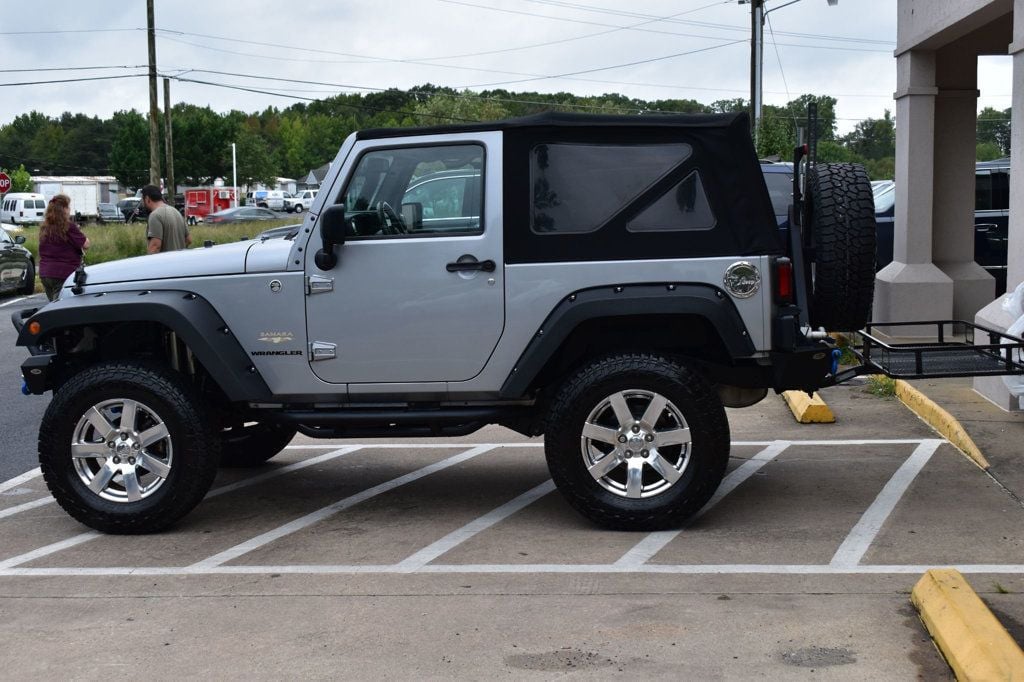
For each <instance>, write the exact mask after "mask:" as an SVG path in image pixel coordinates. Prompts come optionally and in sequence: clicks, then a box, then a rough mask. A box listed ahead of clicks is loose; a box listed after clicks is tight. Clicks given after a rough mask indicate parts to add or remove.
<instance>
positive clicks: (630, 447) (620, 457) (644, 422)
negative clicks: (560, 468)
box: [580, 389, 692, 499]
mask: <svg viewBox="0 0 1024 682" xmlns="http://www.w3.org/2000/svg"><path fill="white" fill-rule="evenodd" d="M580 447H581V450H582V453H583V464H584V465H585V466H586V467H587V471H589V472H590V475H591V476H593V477H594V480H595V481H597V482H598V483H599V484H600V485H601V487H603V488H604V489H605V490H607V491H609V492H611V493H614V494H615V495H619V496H621V497H629V498H636V499H639V498H644V497H653V496H654V495H658V494H660V493H663V492H665V491H666V490H668V489H669V488H671V487H672V486H673V485H675V484H676V482H678V481H679V479H680V478H682V475H683V471H685V469H686V466H687V464H689V462H690V453H691V451H692V445H691V442H690V429H689V427H688V426H687V424H686V420H685V419H683V415H682V413H681V412H680V411H679V409H678V408H677V407H676V406H675V405H673V404H672V402H671V401H669V400H668V399H667V398H665V396H663V395H660V394H658V393H654V392H652V391H644V390H640V389H632V390H626V391H620V392H618V393H613V394H612V395H610V396H608V397H607V398H605V399H604V400H602V401H601V402H600V403H599V404H598V406H597V407H595V408H594V409H593V410H592V411H591V413H590V414H589V415H588V416H587V420H586V423H585V424H584V426H583V434H582V436H581V437H580Z"/></svg>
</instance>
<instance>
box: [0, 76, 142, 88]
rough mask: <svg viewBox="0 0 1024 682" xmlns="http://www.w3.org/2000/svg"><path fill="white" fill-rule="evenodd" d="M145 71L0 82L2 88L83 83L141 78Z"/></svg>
mask: <svg viewBox="0 0 1024 682" xmlns="http://www.w3.org/2000/svg"><path fill="white" fill-rule="evenodd" d="M146 75H148V74H145V73H126V74H122V75H120V76H94V77H92V78H61V79H59V80H52V81H24V82H21V83H0V88H12V87H15V86H18V85H49V84H52V83H83V82H85V81H109V80H117V79H118V78H140V77H143V76H146Z"/></svg>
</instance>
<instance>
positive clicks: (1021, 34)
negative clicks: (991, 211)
mask: <svg viewBox="0 0 1024 682" xmlns="http://www.w3.org/2000/svg"><path fill="white" fill-rule="evenodd" d="M1009 53H1010V55H1011V56H1012V57H1013V103H1012V106H1013V113H1012V116H1011V120H1010V126H1011V128H1010V224H1009V230H1008V240H1007V254H1006V255H1007V266H1008V269H1007V272H1006V291H1007V292H1008V293H1007V294H1006V295H1004V296H1000V297H999V298H997V299H996V300H994V301H992V302H991V303H989V304H988V305H987V306H985V307H984V308H982V309H981V311H980V312H979V313H978V315H977V317H975V318H974V321H975V323H976V324H980V325H984V326H986V327H991V328H993V329H996V330H999V331H1005V330H1006V329H1007V328H1008V327H1009V326H1010V325H1011V324H1013V323H1014V322H1015V321H1016V319H1015V318H1013V317H1011V316H1010V314H1009V313H1007V312H1006V311H1004V310H1003V301H1004V300H1005V299H1006V298H1007V297H1008V296H1009V294H1010V293H1013V290H1014V289H1015V288H1016V287H1017V285H1018V284H1020V283H1021V282H1022V281H1024V0H1014V2H1013V42H1012V43H1010V49H1009ZM974 390H976V391H977V392H978V393H980V394H981V395H983V396H985V397H986V398H988V399H989V400H991V401H992V402H993V403H995V404H996V405H998V406H999V407H1001V408H1003V409H1004V410H1020V409H1022V407H1024V406H1022V405H1021V404H1020V399H1019V398H1016V397H1014V396H1011V395H1010V392H1009V391H1008V390H1007V389H1006V385H1005V384H1004V383H1003V381H1002V379H1001V378H999V377H978V378H976V379H975V380H974Z"/></svg>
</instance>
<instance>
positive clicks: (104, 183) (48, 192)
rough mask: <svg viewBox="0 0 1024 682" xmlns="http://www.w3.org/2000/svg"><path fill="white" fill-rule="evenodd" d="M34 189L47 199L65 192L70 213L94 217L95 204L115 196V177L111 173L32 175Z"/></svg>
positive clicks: (95, 211) (107, 200)
mask: <svg viewBox="0 0 1024 682" xmlns="http://www.w3.org/2000/svg"><path fill="white" fill-rule="evenodd" d="M32 183H33V185H35V191H36V192H39V193H40V194H42V195H44V196H45V197H46V198H47V200H49V199H51V198H52V197H53V196H54V195H56V194H66V195H68V197H69V198H70V199H71V214H72V215H76V214H78V215H81V216H82V217H83V218H95V217H96V214H97V213H98V209H97V204H101V203H104V202H109V201H111V197H114V200H115V201H116V196H117V178H115V177H113V176H111V175H68V176H56V175H53V176H49V175H48V176H33V177H32Z"/></svg>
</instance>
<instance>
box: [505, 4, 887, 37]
mask: <svg viewBox="0 0 1024 682" xmlns="http://www.w3.org/2000/svg"><path fill="white" fill-rule="evenodd" d="M523 2H532V3H535V4H538V5H548V6H551V7H562V8H566V9H576V10H582V11H584V12H594V13H598V14H608V15H612V16H621V17H630V18H645V19H650V18H653V17H652V15H650V14H643V13H641V12H630V11H626V10H617V9H610V8H607V7H594V6H592V5H584V4H580V3H574V2H565V1H564V0H523ZM701 9H703V8H701ZM662 21H664V22H666V23H675V24H683V25H686V26H699V27H701V28H711V29H717V30H724V31H741V32H744V33H746V32H748V31H749V29H748V28H747V27H744V26H734V25H732V24H716V23H712V22H708V21H693V20H682V19H676V18H665V19H662ZM778 33H779V35H785V36H790V37H796V38H812V39H815V40H827V41H834V42H848V43H864V44H876V45H895V44H896V43H895V42H893V41H891V40H877V39H874V38H857V37H850V36H833V35H825V34H820V33H797V32H793V31H779V32H778Z"/></svg>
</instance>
